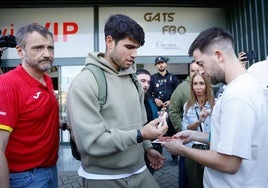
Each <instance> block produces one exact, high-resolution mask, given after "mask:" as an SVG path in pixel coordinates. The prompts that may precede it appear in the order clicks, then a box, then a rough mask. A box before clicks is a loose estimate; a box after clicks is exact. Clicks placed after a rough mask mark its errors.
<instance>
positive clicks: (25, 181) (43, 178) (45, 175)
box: [9, 165, 58, 188]
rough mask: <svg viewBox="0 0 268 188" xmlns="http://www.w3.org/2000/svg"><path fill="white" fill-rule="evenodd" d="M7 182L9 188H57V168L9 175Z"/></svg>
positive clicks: (36, 169) (35, 169)
mask: <svg viewBox="0 0 268 188" xmlns="http://www.w3.org/2000/svg"><path fill="white" fill-rule="evenodd" d="M9 182H10V188H22V187H23V188H37V187H38V188H58V172H57V167H56V165H54V166H52V167H49V168H34V169H33V170H29V171H25V172H16V173H10V175H9Z"/></svg>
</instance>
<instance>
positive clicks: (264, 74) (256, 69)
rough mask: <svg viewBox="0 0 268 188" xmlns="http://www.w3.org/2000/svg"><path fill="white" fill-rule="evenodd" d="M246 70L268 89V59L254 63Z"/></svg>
mask: <svg viewBox="0 0 268 188" xmlns="http://www.w3.org/2000/svg"><path fill="white" fill-rule="evenodd" d="M247 71H248V72H249V73H250V74H252V75H253V76H254V77H255V78H256V79H257V80H258V81H259V82H260V84H261V86H262V87H263V88H267V89H268V59H267V60H264V61H260V62H257V63H254V64H253V65H251V66H250V67H249V68H248V69H247Z"/></svg>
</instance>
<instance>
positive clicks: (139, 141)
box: [137, 129, 143, 143]
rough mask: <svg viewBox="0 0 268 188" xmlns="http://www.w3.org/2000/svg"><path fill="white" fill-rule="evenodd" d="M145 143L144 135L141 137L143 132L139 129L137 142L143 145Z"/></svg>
mask: <svg viewBox="0 0 268 188" xmlns="http://www.w3.org/2000/svg"><path fill="white" fill-rule="evenodd" d="M142 141H143V138H142V135H141V131H140V130H139V129H138V130H137V142H138V143H141V142H142Z"/></svg>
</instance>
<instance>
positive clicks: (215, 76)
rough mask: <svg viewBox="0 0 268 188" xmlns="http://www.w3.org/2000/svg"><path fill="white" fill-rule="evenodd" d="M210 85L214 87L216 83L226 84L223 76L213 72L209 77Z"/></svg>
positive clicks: (220, 73)
mask: <svg viewBox="0 0 268 188" xmlns="http://www.w3.org/2000/svg"><path fill="white" fill-rule="evenodd" d="M209 78H210V80H211V83H212V84H213V85H216V84H218V83H223V84H226V82H225V76H224V74H223V73H222V72H217V73H216V72H215V73H214V74H212V75H211V76H209Z"/></svg>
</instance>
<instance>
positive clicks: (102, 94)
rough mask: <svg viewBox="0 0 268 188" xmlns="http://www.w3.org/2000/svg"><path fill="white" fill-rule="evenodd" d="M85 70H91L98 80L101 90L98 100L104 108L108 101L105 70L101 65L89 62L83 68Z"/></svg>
mask: <svg viewBox="0 0 268 188" xmlns="http://www.w3.org/2000/svg"><path fill="white" fill-rule="evenodd" d="M83 70H89V71H91V72H92V74H93V76H94V77H95V79H96V81H97V85H98V90H99V95H98V101H99V104H100V109H102V107H103V105H104V104H105V103H106V100H107V81H106V77H105V75H104V72H103V70H102V69H101V68H100V67H98V66H96V65H94V64H87V65H86V66H85V67H84V68H83V69H82V71H83Z"/></svg>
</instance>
